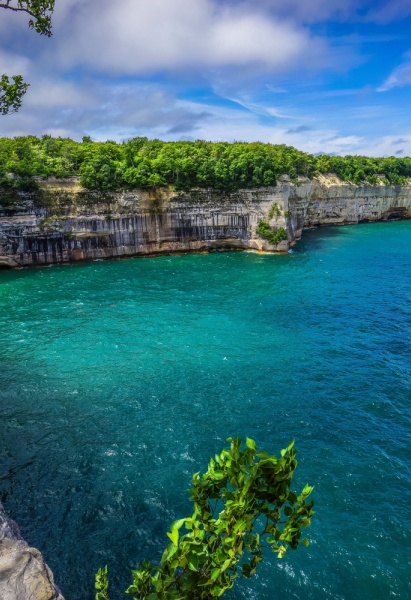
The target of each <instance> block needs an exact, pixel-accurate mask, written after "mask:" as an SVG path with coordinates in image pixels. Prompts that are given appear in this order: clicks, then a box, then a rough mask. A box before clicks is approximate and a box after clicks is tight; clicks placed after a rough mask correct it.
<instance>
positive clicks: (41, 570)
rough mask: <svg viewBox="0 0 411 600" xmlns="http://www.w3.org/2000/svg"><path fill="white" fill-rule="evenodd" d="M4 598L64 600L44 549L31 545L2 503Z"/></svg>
mask: <svg viewBox="0 0 411 600" xmlns="http://www.w3.org/2000/svg"><path fill="white" fill-rule="evenodd" d="M0 598H1V600H64V598H63V596H62V595H61V593H60V591H59V589H58V588H57V586H56V585H55V583H54V578H53V574H52V572H51V571H50V569H49V567H48V566H47V565H46V563H45V562H44V560H43V557H42V555H41V552H39V551H38V550H36V549H35V548H29V546H28V544H27V543H26V542H25V541H24V540H23V539H22V538H21V535H20V532H19V528H18V526H17V524H16V523H15V522H14V521H12V520H11V519H10V518H9V517H8V516H7V515H6V513H5V512H4V509H3V506H2V505H1V503H0Z"/></svg>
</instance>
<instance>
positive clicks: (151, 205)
mask: <svg viewBox="0 0 411 600" xmlns="http://www.w3.org/2000/svg"><path fill="white" fill-rule="evenodd" d="M39 185H40V191H39V192H36V193H33V194H21V196H20V198H19V201H18V203H17V204H14V205H12V206H7V207H5V206H3V207H0V267H1V266H4V267H6V266H9V267H17V266H25V265H46V264H53V263H62V262H74V261H81V260H93V259H99V258H114V257H122V256H137V255H140V256H148V255H153V254H167V253H176V252H192V251H202V250H209V251H212V250H224V249H232V250H235V249H239V250H247V249H249V250H263V251H272V252H287V250H288V248H289V246H290V245H291V244H293V243H294V242H295V241H296V240H298V239H299V238H300V237H301V235H302V231H303V229H304V227H309V226H313V225H336V224H348V223H358V222H362V221H378V220H384V219H400V218H411V185H403V186H400V185H398V186H383V185H376V186H371V185H363V186H359V185H353V184H348V183H344V182H341V181H339V180H338V179H337V178H336V177H333V176H328V177H324V176H321V177H319V178H318V179H315V180H309V179H304V178H300V179H299V180H298V181H296V182H291V181H290V180H289V178H287V177H283V178H281V180H280V181H279V182H278V185H277V186H276V187H271V188H259V189H248V190H239V191H237V192H233V193H221V192H216V191H213V190H205V189H202V190H193V191H192V192H190V193H186V194H185V193H176V192H173V191H171V190H169V189H157V190H153V191H147V190H132V191H121V192H116V193H110V194H107V195H103V194H99V193H96V192H90V191H87V190H84V189H82V188H81V187H80V185H79V182H78V179H76V178H72V179H71V180H65V181H59V180H55V179H51V180H49V181H46V182H39ZM260 220H266V221H268V222H269V224H270V226H271V227H272V228H274V229H275V228H279V227H284V228H285V229H286V230H287V232H288V241H283V242H280V243H279V244H278V245H276V246H273V245H271V244H270V243H269V242H268V241H267V240H265V239H264V238H262V237H261V236H259V235H258V234H257V233H256V228H257V226H258V222H259V221H260Z"/></svg>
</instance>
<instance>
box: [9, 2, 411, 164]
mask: <svg viewBox="0 0 411 600" xmlns="http://www.w3.org/2000/svg"><path fill="white" fill-rule="evenodd" d="M56 4H57V7H56V11H55V15H54V35H53V38H51V39H46V38H42V37H40V36H38V35H37V34H35V33H34V32H33V31H29V30H28V28H27V21H26V19H25V18H24V16H22V15H15V14H13V13H9V11H5V10H1V11H0V73H8V74H15V73H21V74H23V75H24V76H25V78H26V79H27V81H29V82H30V83H31V87H30V89H29V92H28V93H27V96H26V98H25V102H24V106H23V108H22V109H21V110H20V112H19V113H17V114H14V115H8V116H6V117H0V135H3V136H14V135H27V134H36V135H41V134H43V133H50V134H52V135H61V136H70V137H73V138H75V139H81V137H82V136H83V135H90V136H91V137H92V138H93V139H95V140H104V139H107V138H109V139H116V140H124V139H128V138H130V137H134V136H137V135H146V136H148V137H160V138H162V139H167V140H179V139H209V140H247V141H252V140H260V141H265V142H271V143H285V144H291V145H294V146H296V147H298V148H300V149H302V150H305V151H309V152H314V153H316V152H328V153H337V154H368V155H380V156H383V155H386V156H387V155H396V156H409V155H411V119H410V100H411V0H391V1H382V0H374V1H371V0H115V1H114V0H56Z"/></svg>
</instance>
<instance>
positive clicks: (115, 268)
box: [0, 222, 411, 600]
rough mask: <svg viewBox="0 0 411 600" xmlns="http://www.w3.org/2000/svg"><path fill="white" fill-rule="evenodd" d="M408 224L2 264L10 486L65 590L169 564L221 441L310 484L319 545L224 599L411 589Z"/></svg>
mask: <svg viewBox="0 0 411 600" xmlns="http://www.w3.org/2000/svg"><path fill="white" fill-rule="evenodd" d="M410 275H411V222H401V223H384V224H373V225H361V226H356V227H346V228H332V229H322V230H316V231H311V232H307V233H306V234H305V237H304V240H303V241H302V242H301V243H300V244H299V245H298V246H297V247H296V248H295V249H294V252H293V253H292V254H289V255H287V256H261V255H255V254H245V253H241V254H240V253H232V254H225V253H224V254H212V255H190V256H175V257H162V258H156V259H135V260H127V261H120V262H117V261H112V262H95V263H92V264H88V265H80V266H78V265H77V266H70V267H52V268H46V269H38V270H28V271H20V272H12V273H9V272H7V273H6V272H1V273H0V332H1V337H0V367H1V370H0V498H1V499H2V500H3V502H4V504H5V506H6V508H7V509H8V511H9V512H10V513H11V514H12V516H13V517H14V518H15V519H16V520H17V521H18V522H19V524H20V527H21V529H22V532H23V534H24V536H25V537H26V539H27V540H28V541H29V542H30V544H32V545H34V546H37V547H39V548H41V549H42V550H43V552H44V555H45V558H46V560H47V562H48V563H49V564H50V566H51V567H52V568H53V570H54V572H55V576H56V580H57V581H58V583H59V584H60V586H61V588H62V591H63V592H64V593H65V595H66V599H67V600H88V599H91V598H92V597H93V576H94V572H95V570H96V569H97V568H98V567H99V566H102V565H104V564H106V563H108V564H109V568H110V571H111V580H112V581H113V592H114V590H115V591H116V593H112V598H113V600H116V598H123V595H122V594H121V593H120V591H121V590H124V588H125V587H126V586H127V584H128V582H129V568H131V567H132V566H134V565H136V564H137V563H138V562H139V561H140V560H141V559H143V558H148V559H152V560H154V561H155V560H157V559H158V558H159V556H160V554H161V551H162V549H163V548H164V545H165V544H166V543H167V538H166V537H165V532H166V530H167V526H168V524H169V523H170V522H171V521H172V520H173V519H175V518H178V517H181V516H185V515H187V514H189V511H190V508H191V507H190V503H189V502H188V500H187V492H186V490H187V488H188V487H189V485H190V479H191V474H192V473H193V472H195V471H198V470H204V468H205V467H206V464H207V461H208V459H209V457H210V456H211V455H212V454H214V452H215V451H218V450H220V449H221V448H222V446H223V445H224V442H225V439H226V437H228V436H229V435H234V434H237V433H238V434H240V435H242V436H245V435H248V436H251V437H254V438H255V439H256V440H257V442H258V443H259V444H260V445H261V446H262V447H264V449H266V450H268V451H272V452H278V451H279V450H280V449H281V448H282V447H283V446H284V445H285V444H286V443H287V442H288V441H289V440H290V439H292V438H296V444H297V447H298V449H299V458H300V461H299V467H298V476H297V478H296V481H295V487H298V486H300V485H303V484H304V483H306V482H308V483H310V484H313V485H315V496H314V498H315V502H316V511H317V514H316V517H315V520H314V522H313V526H312V527H311V530H310V531H309V537H310V538H311V540H312V545H311V546H310V548H309V549H308V550H306V549H305V548H302V549H301V550H299V551H298V552H296V553H293V552H291V551H290V552H289V554H288V555H287V557H286V558H285V559H284V560H283V561H282V562H280V561H278V560H277V559H276V558H275V557H274V556H273V557H271V556H270V555H269V558H270V562H269V561H267V562H266V563H264V565H263V567H262V568H261V570H260V572H259V575H258V577H257V578H256V579H254V580H250V581H246V582H241V583H240V584H238V585H237V586H236V587H235V588H234V590H232V592H230V593H229V594H227V595H226V597H227V598H228V599H230V598H231V600H234V599H235V600H240V599H255V600H273V599H274V598H277V597H278V598H279V597H283V598H287V600H288V599H298V600H305V599H315V600H326V599H327V600H328V599H333V600H334V599H346V600H351V599H353V600H356V599H361V600H371V599H372V600H386V599H387V598H400V599H405V598H410V597H411V588H410V584H409V572H410V571H409V569H410V556H411V535H410V527H409V524H410V520H411V514H410V512H411V511H410V507H411V489H410V488H411V486H410V483H411V474H410V453H411V451H410V439H411V436H410V433H411V418H410V404H411V402H410V400H411V277H410Z"/></svg>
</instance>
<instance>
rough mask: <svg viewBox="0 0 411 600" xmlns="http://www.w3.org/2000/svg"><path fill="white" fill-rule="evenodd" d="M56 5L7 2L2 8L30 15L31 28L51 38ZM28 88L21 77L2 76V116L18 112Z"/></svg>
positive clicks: (41, 0) (47, 0)
mask: <svg viewBox="0 0 411 600" xmlns="http://www.w3.org/2000/svg"><path fill="white" fill-rule="evenodd" d="M54 4H55V0H15V1H13V0H6V2H0V8H4V9H6V10H7V9H8V10H12V11H14V12H24V13H26V14H28V15H29V16H30V17H31V18H30V19H29V28H30V29H34V30H35V31H36V32H37V33H39V34H40V35H45V36H47V37H50V36H51V35H52V32H51V16H52V14H53V11H54ZM28 87H29V84H28V83H25V82H24V81H23V78H22V76H21V75H13V76H12V77H11V79H10V76H8V75H5V74H4V75H1V76H0V114H1V115H8V114H12V113H15V112H17V111H18V110H19V108H20V107H21V103H22V100H23V96H24V94H25V93H26V92H27V88H28Z"/></svg>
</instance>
